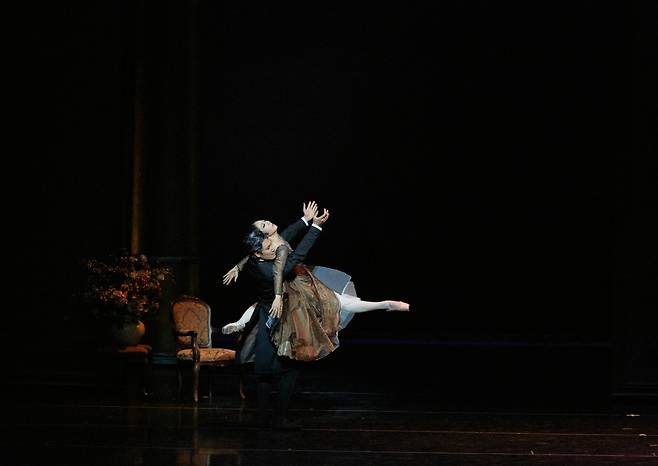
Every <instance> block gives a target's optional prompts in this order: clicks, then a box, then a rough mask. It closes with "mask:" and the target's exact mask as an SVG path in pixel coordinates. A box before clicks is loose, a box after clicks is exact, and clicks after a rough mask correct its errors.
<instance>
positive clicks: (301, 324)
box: [271, 265, 340, 361]
mask: <svg viewBox="0 0 658 466" xmlns="http://www.w3.org/2000/svg"><path fill="white" fill-rule="evenodd" d="M295 274H296V276H295V278H294V279H293V280H291V281H288V282H285V283H284V303H283V313H282V315H281V319H280V321H279V324H278V325H277V326H276V327H275V328H274V331H273V332H272V334H271V338H272V343H273V344H274V346H275V347H276V348H277V354H278V355H279V356H285V357H288V358H290V359H296V360H298V361H314V360H317V359H320V358H323V357H325V356H326V355H328V354H330V353H331V352H332V351H333V350H334V349H336V346H335V345H334V344H333V343H332V339H333V338H334V337H335V336H336V334H337V332H338V324H339V322H340V301H339V300H338V298H337V297H336V294H335V293H334V291H333V290H332V289H330V288H328V287H327V286H326V285H325V284H324V283H322V282H321V281H320V280H318V279H317V278H316V277H315V276H314V275H313V273H312V272H311V271H310V270H309V269H308V268H307V267H306V266H303V265H299V266H297V267H295Z"/></svg>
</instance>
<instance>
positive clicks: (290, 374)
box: [257, 369, 299, 421]
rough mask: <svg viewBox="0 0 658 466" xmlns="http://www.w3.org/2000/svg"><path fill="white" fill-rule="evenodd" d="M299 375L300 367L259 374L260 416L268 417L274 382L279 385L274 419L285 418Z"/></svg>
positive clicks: (258, 405) (258, 406) (258, 408)
mask: <svg viewBox="0 0 658 466" xmlns="http://www.w3.org/2000/svg"><path fill="white" fill-rule="evenodd" d="M298 375H299V369H291V370H288V371H286V372H283V373H280V374H276V375H259V376H258V379H257V380H258V400H257V410H258V417H259V418H261V419H266V418H267V416H268V411H269V410H270V409H271V407H272V403H271V400H270V398H271V394H272V387H273V386H274V384H276V385H277V389H278V390H277V391H278V393H277V397H276V401H275V403H274V406H273V407H274V413H273V414H274V419H275V420H279V421H280V420H284V419H285V418H286V415H287V413H288V406H289V405H290V398H291V397H292V394H293V391H294V389H295V382H296V381H297V376H298Z"/></svg>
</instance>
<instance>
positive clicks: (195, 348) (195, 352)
mask: <svg viewBox="0 0 658 466" xmlns="http://www.w3.org/2000/svg"><path fill="white" fill-rule="evenodd" d="M174 335H176V336H177V337H190V339H191V340H192V345H191V346H192V360H193V361H194V362H195V363H197V362H199V361H201V353H200V352H199V342H198V341H197V332H196V330H188V331H187V332H177V331H174Z"/></svg>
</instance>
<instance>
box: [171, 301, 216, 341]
mask: <svg viewBox="0 0 658 466" xmlns="http://www.w3.org/2000/svg"><path fill="white" fill-rule="evenodd" d="M171 320H172V323H173V325H174V329H175V330H176V331H177V332H188V331H190V330H194V331H195V332H197V342H198V344H199V347H201V348H210V347H211V346H212V327H211V325H210V306H209V305H208V303H206V302H205V301H204V300H202V299H201V298H197V297H196V296H188V295H183V296H179V297H178V298H176V299H175V300H174V301H173V302H172V303H171ZM191 340H192V339H191V338H190V337H179V336H177V337H176V343H177V344H178V345H179V346H183V347H184V346H188V347H189V346H190V345H191V344H192V341H191Z"/></svg>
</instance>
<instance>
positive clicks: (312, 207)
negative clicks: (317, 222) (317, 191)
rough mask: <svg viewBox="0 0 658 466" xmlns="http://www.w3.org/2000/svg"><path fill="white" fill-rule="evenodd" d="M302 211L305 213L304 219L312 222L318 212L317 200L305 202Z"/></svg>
mask: <svg viewBox="0 0 658 466" xmlns="http://www.w3.org/2000/svg"><path fill="white" fill-rule="evenodd" d="M302 212H303V213H304V220H306V221H307V222H310V221H311V220H312V219H313V217H315V216H316V215H317V213H318V204H317V203H316V202H315V201H311V202H309V203H308V205H306V203H303V204H302Z"/></svg>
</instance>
